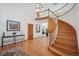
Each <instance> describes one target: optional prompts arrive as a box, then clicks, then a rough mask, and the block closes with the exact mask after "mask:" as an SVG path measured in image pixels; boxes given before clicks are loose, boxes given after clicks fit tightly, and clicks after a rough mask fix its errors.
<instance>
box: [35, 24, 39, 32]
mask: <svg viewBox="0 0 79 59" xmlns="http://www.w3.org/2000/svg"><path fill="white" fill-rule="evenodd" d="M36 32H37V33H39V32H40V25H39V24H36Z"/></svg>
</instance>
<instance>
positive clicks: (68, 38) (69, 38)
mask: <svg viewBox="0 0 79 59" xmlns="http://www.w3.org/2000/svg"><path fill="white" fill-rule="evenodd" d="M57 38H63V39H67V40H75V39H76V38H75V37H65V36H60V35H58V37H57Z"/></svg>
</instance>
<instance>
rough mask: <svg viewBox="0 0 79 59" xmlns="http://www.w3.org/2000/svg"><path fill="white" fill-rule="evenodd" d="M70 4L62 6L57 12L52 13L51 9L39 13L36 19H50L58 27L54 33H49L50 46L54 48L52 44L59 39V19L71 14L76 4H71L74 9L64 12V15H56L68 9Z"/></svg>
mask: <svg viewBox="0 0 79 59" xmlns="http://www.w3.org/2000/svg"><path fill="white" fill-rule="evenodd" d="M68 5H69V4H68V3H67V4H65V5H64V6H62V7H61V8H59V9H57V10H55V11H51V10H50V9H46V10H43V11H39V12H38V13H37V15H36V17H38V18H40V17H45V16H47V17H50V18H51V19H50V20H52V21H54V22H55V24H56V27H55V28H54V30H53V31H52V32H49V34H48V35H49V46H52V44H54V41H55V40H56V38H57V35H58V17H61V16H63V15H65V14H67V13H69V12H70V11H71V10H72V9H73V8H74V7H75V5H76V4H71V5H72V7H71V8H69V9H68V10H67V11H66V12H64V13H63V14H59V15H57V14H56V13H57V12H59V11H61V10H64V8H68V7H67V6H68Z"/></svg>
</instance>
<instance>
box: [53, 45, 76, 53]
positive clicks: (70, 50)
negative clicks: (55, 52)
mask: <svg viewBox="0 0 79 59" xmlns="http://www.w3.org/2000/svg"><path fill="white" fill-rule="evenodd" d="M54 47H58V48H61V49H63V50H67V51H69V52H73V53H76V51H77V50H75V49H69V48H66V47H64V46H60V45H54Z"/></svg>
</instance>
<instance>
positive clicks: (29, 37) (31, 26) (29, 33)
mask: <svg viewBox="0 0 79 59" xmlns="http://www.w3.org/2000/svg"><path fill="white" fill-rule="evenodd" d="M28 39H29V40H31V39H33V24H28Z"/></svg>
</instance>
